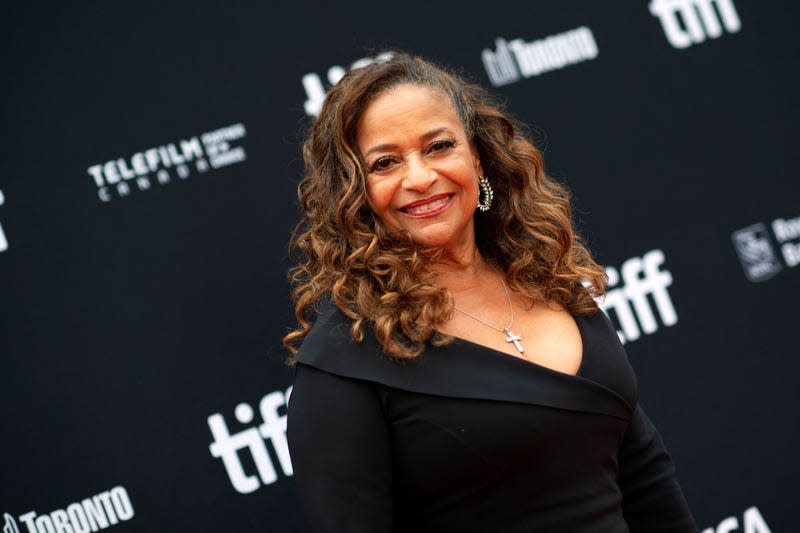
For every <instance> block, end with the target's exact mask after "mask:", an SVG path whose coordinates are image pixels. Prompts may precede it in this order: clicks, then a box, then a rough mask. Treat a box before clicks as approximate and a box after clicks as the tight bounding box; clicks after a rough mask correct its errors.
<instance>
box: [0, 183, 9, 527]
mask: <svg viewBox="0 0 800 533" xmlns="http://www.w3.org/2000/svg"><path fill="white" fill-rule="evenodd" d="M4 203H6V197H5V196H4V195H3V191H0V205H3V204H4ZM6 250H8V239H6V233H5V232H4V231H3V225H2V224H0V252H5V251H6ZM3 533H5V531H4V532H3Z"/></svg>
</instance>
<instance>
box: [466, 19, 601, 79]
mask: <svg viewBox="0 0 800 533" xmlns="http://www.w3.org/2000/svg"><path fill="white" fill-rule="evenodd" d="M599 53H600V52H599V50H598V48H597V42H596V41H595V38H594V34H593V33H592V30H590V29H589V28H587V27H586V26H581V27H580V28H575V29H573V30H569V31H565V32H562V33H557V34H555V35H551V36H549V37H545V38H544V39H537V40H535V41H531V42H526V41H524V40H522V39H513V40H512V41H510V42H509V41H506V40H505V39H503V38H498V39H496V40H495V50H494V51H492V50H490V49H488V48H485V49H484V50H483V51H482V52H481V61H482V62H483V67H484V69H486V75H487V76H489V81H490V82H491V83H492V85H493V86H495V87H500V86H502V85H508V84H509V83H513V82H515V81H518V80H519V79H520V77H525V78H530V77H531V76H539V75H541V74H545V73H547V72H550V71H553V70H558V69H561V68H564V67H568V66H570V65H574V64H576V63H580V62H582V61H588V60H590V59H595V58H596V57H597V55H598V54H599Z"/></svg>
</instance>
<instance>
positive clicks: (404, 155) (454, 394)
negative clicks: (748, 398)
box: [284, 54, 696, 532]
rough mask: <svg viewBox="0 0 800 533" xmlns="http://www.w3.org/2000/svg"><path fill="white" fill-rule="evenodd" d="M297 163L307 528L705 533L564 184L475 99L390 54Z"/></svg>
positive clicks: (296, 292)
mask: <svg viewBox="0 0 800 533" xmlns="http://www.w3.org/2000/svg"><path fill="white" fill-rule="evenodd" d="M303 154H304V158H305V163H306V172H307V173H306V176H305V177H304V178H303V180H301V182H300V184H299V186H298V196H299V199H300V202H301V205H302V207H303V211H304V214H303V218H302V219H301V221H300V223H299V224H298V226H297V229H296V230H295V233H294V235H293V241H292V242H293V248H294V252H295V259H296V260H297V266H296V267H295V268H294V269H293V270H292V272H291V279H292V280H293V283H294V288H293V292H292V297H293V299H294V303H295V314H296V317H297V320H298V323H299V327H298V328H297V329H296V330H294V331H292V332H290V333H289V334H288V335H287V336H286V337H285V338H284V342H285V344H286V346H287V347H288V348H289V350H290V352H291V354H292V356H291V357H290V358H289V360H288V362H289V364H291V365H294V366H295V368H296V374H295V382H294V387H293V392H292V397H291V401H290V403H289V414H288V426H287V431H288V437H289V445H290V449H291V455H292V464H293V467H294V479H295V481H296V483H297V487H298V489H299V492H300V496H301V497H302V499H303V501H304V505H305V508H306V510H307V511H308V518H309V521H310V523H311V525H312V527H313V529H314V530H315V531H336V532H341V531H345V532H349V531H365V532H366V531H369V532H384V531H385V532H388V531H414V532H425V531H459V532H472V531H475V532H486V531H534V530H536V531H539V530H542V531H569V532H581V531H587V532H588V531H592V532H595V531H620V532H621V531H675V532H677V531H681V532H683V531H696V527H695V525H694V522H693V519H692V517H691V513H690V512H689V510H688V508H687V505H686V501H685V500H684V498H683V495H682V493H681V490H680V487H679V486H678V484H677V481H676V477H675V472H674V467H673V465H672V462H671V459H670V456H669V454H668V453H667V451H666V449H665V447H664V445H663V443H662V442H661V439H660V437H659V435H658V433H657V432H656V430H655V428H654V427H653V426H652V424H651V423H650V422H649V420H648V419H647V417H646V416H645V415H644V413H643V412H642V410H641V408H639V407H638V405H637V390H636V382H635V377H634V375H633V371H632V369H631V367H630V365H629V364H628V362H627V358H626V356H625V352H624V350H623V348H622V346H621V344H620V342H619V338H618V337H617V335H616V332H615V330H614V328H613V327H612V326H611V324H610V323H609V321H608V319H607V318H606V317H605V315H604V314H603V313H602V312H600V311H599V310H598V308H597V305H596V304H595V301H594V298H595V297H598V296H600V295H601V294H602V293H603V291H604V282H605V278H604V272H603V269H602V268H601V267H600V266H599V265H597V264H596V263H595V262H594V261H593V260H592V258H591V256H590V254H589V252H588V251H587V250H586V248H585V247H584V246H583V244H582V243H581V241H580V239H579V238H578V237H577V236H576V235H575V233H574V231H573V229H572V223H571V220H570V200H569V194H568V193H567V191H566V190H565V189H564V188H563V187H562V186H560V185H559V184H557V183H556V182H554V181H553V180H551V179H550V178H548V177H547V175H546V174H545V172H544V169H543V161H542V156H541V153H540V152H539V150H538V149H537V148H536V147H535V146H534V145H533V144H532V143H531V142H530V141H529V140H528V139H527V138H525V136H524V135H522V134H520V132H519V130H518V128H517V127H516V126H515V124H514V123H513V121H512V120H511V119H509V118H508V117H507V116H506V115H505V114H504V113H503V112H502V110H501V109H500V108H499V107H498V106H497V105H495V104H494V103H493V102H492V100H491V98H490V97H489V95H488V94H487V93H486V92H485V91H484V90H483V89H481V88H480V87H477V86H475V85H472V84H469V83H467V82H465V81H464V80H462V79H460V78H459V77H457V76H454V75H452V74H449V73H448V72H446V71H444V70H442V69H440V68H438V67H436V66H434V65H432V64H431V63H429V62H427V61H425V60H423V59H421V58H417V57H413V56H408V55H405V54H394V55H393V57H391V58H390V59H388V60H385V61H380V62H376V63H373V64H371V65H369V66H366V67H363V68H358V69H354V70H352V71H351V72H350V73H348V74H347V75H346V76H345V77H344V78H343V79H342V80H341V81H340V82H339V83H338V84H337V85H336V86H335V87H334V88H333V89H332V90H331V92H330V94H329V95H328V97H327V99H326V101H325V103H324V105H323V108H322V111H321V113H320V115H319V117H318V119H317V120H316V122H315V124H314V126H313V128H312V131H311V133H310V135H309V138H308V140H307V141H306V143H305V145H304V147H303ZM478 207H480V210H478ZM312 322H313V324H312ZM298 342H302V344H301V346H300V347H299V349H298V348H297V346H296V343H298Z"/></svg>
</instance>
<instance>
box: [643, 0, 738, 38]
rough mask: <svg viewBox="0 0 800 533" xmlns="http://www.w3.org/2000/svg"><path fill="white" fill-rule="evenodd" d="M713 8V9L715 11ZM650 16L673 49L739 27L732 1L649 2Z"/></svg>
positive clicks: (678, 0)
mask: <svg viewBox="0 0 800 533" xmlns="http://www.w3.org/2000/svg"><path fill="white" fill-rule="evenodd" d="M715 8H716V9H715ZM650 13H651V14H652V15H653V16H654V17H658V20H659V21H660V22H661V28H662V29H663V30H664V34H665V35H666V36H667V41H669V44H671V45H672V46H673V47H674V48H679V49H682V48H688V47H689V46H692V45H693V44H699V43H702V42H703V41H705V40H706V38H709V39H716V38H717V37H719V36H720V35H722V33H723V31H722V28H723V27H724V28H725V30H726V31H727V32H728V33H736V32H738V31H739V30H740V29H741V28H742V21H741V20H739V13H737V12H736V6H734V5H733V1H732V0H652V2H650Z"/></svg>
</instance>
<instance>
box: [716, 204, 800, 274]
mask: <svg viewBox="0 0 800 533" xmlns="http://www.w3.org/2000/svg"><path fill="white" fill-rule="evenodd" d="M769 228H772V237H773V238H774V241H775V242H776V243H777V244H778V245H779V247H780V248H779V249H780V254H778V253H777V251H776V248H775V246H774V245H773V243H772V240H770V236H769V233H770V232H769ZM769 228H768V226H767V225H766V224H764V223H763V222H758V223H756V224H752V225H750V226H747V227H746V228H742V229H740V230H736V231H734V232H733V233H731V241H732V242H733V248H734V249H735V250H736V255H737V256H738V257H739V262H741V263H742V268H743V269H744V274H745V276H746V277H747V279H748V280H749V281H752V282H755V283H758V282H762V281H766V280H768V279H770V278H773V277H775V275H776V274H778V273H779V272H781V271H782V270H783V269H784V268H793V267H796V266H797V265H799V264H800V216H798V217H795V218H789V219H784V218H776V219H775V220H773V221H772V223H771V224H770V225H769ZM781 259H783V261H781Z"/></svg>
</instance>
